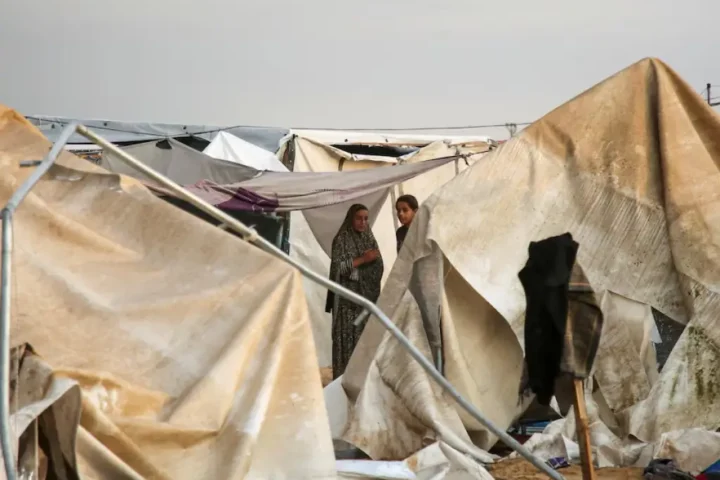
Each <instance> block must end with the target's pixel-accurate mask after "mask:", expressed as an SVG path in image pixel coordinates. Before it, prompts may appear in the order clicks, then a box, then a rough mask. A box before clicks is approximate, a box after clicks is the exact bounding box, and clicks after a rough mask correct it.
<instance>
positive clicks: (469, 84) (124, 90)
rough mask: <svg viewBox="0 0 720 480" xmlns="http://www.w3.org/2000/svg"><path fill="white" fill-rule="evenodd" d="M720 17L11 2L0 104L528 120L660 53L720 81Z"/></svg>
mask: <svg viewBox="0 0 720 480" xmlns="http://www.w3.org/2000/svg"><path fill="white" fill-rule="evenodd" d="M719 20H720V0H694V1H692V0H685V1H680V0H604V1H592V2H590V1H578V0H555V1H552V0H546V1H539V0H514V1H512V0H508V1H505V2H500V1H482V0H444V1H442V0H440V1H429V0H364V1H343V0H304V1H290V0H262V1H261V0H255V1H253V2H250V1H230V0H202V1H199V0H198V1H194V2H190V1H186V0H172V1H170V0H123V1H119V0H103V1H98V0H62V1H60V0H0V61H1V62H2V63H1V66H2V70H0V102H3V103H6V104H9V105H10V106H12V107H15V108H17V109H19V110H20V111H21V112H23V113H26V114H47V115H57V116H75V117H85V118H102V119H112V120H129V121H160V122H171V123H193V124H222V125H235V124H243V125H265V126H284V127H338V128H353V127H366V128H381V127H397V128H404V127H415V126H418V127H424V126H445V125H467V124H473V125H474V124H495V123H506V122H524V121H531V120H533V119H535V118H538V117H539V116H542V115H543V114H544V113H546V112H547V111H549V110H550V109H552V108H554V107H555V106H557V105H559V104H561V103H562V102H564V101H565V100H567V99H569V98H571V97H573V96H574V95H576V94H578V93H580V92H581V91H583V90H585V89H586V88H588V87H590V86H592V85H593V84H594V83H597V82H598V81H600V80H602V79H603V78H605V77H607V76H608V75H611V74H612V73H614V72H616V71H618V70H620V69H622V68H623V67H625V66H627V65H629V64H631V63H633V62H635V61H637V60H640V59H641V58H643V57H647V56H655V57H659V58H661V59H662V60H664V61H665V62H667V63H668V64H669V65H670V66H671V67H673V68H674V69H675V70H677V71H678V72H679V73H680V75H681V76H683V77H684V78H685V79H686V80H687V81H688V82H690V83H691V84H692V85H693V86H694V87H696V89H697V90H698V91H700V90H702V89H703V88H704V84H705V83H707V82H711V83H716V84H720V61H718V56H719V55H720V29H719V28H718V21H719ZM717 95H718V96H720V87H718V89H717ZM478 133H486V134H491V135H494V136H496V137H502V136H504V135H505V134H506V132H505V131H504V130H503V129H500V130H497V129H496V130H486V131H478Z"/></svg>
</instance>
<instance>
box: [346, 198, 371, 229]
mask: <svg viewBox="0 0 720 480" xmlns="http://www.w3.org/2000/svg"><path fill="white" fill-rule="evenodd" d="M363 210H366V211H369V210H368V208H367V207H366V206H365V205H363V204H362V203H356V204H354V205H352V206H351V207H350V208H348V211H347V213H346V214H345V220H343V226H344V227H347V226H350V224H351V223H352V221H353V218H355V214H357V213H358V212H361V211H363ZM340 228H342V227H340Z"/></svg>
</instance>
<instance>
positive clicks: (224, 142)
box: [203, 132, 288, 172]
mask: <svg viewBox="0 0 720 480" xmlns="http://www.w3.org/2000/svg"><path fill="white" fill-rule="evenodd" d="M274 152H275V150H273V151H272V152H271V151H269V150H265V149H264V148H260V147H258V146H255V145H253V144H252V143H250V142H247V141H245V140H243V139H242V138H239V137H236V136H235V135H231V134H229V133H227V132H219V133H218V134H217V135H216V136H215V138H213V141H212V142H210V145H208V146H207V147H206V148H205V150H203V153H204V154H205V155H210V156H211V157H213V158H217V159H220V160H226V161H228V162H234V163H239V164H241V165H246V166H248V167H252V168H254V169H256V170H262V171H264V170H268V171H271V172H287V171H288V169H287V167H286V166H285V165H283V164H282V162H280V160H279V159H278V157H277V156H275V153H274Z"/></svg>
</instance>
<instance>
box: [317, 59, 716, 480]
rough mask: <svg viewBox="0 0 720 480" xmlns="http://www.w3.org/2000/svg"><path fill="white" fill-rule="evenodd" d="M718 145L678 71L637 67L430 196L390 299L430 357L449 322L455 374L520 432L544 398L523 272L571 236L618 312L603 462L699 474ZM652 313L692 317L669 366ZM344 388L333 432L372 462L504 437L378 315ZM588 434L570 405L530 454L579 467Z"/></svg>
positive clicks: (708, 400) (600, 403)
mask: <svg viewBox="0 0 720 480" xmlns="http://www.w3.org/2000/svg"><path fill="white" fill-rule="evenodd" d="M719 138H720V118H718V116H717V114H716V113H715V112H714V111H712V109H710V108H709V107H708V106H707V105H706V104H705V103H704V102H703V100H702V99H701V98H700V97H699V96H698V95H697V94H696V93H695V92H694V91H693V89H692V88H691V87H690V86H688V85H687V84H686V83H685V82H683V81H682V79H680V78H679V77H678V75H677V74H676V73H675V72H673V71H672V70H671V69H670V68H669V67H667V66H666V65H665V64H663V63H662V62H660V61H659V60H654V59H646V60H643V61H641V62H639V63H637V64H635V65H632V66H631V67H629V68H627V69H625V70H623V71H622V72H620V73H618V74H616V75H614V76H612V77H610V78H608V79H607V80H605V81H603V82H602V83H600V84H598V85H597V86H595V87H593V88H591V89H590V90H588V91H586V92H585V93H583V94H581V95H580V96H578V97H576V98H574V99H572V100H570V101H569V102H567V103H566V104H564V105H562V106H560V107H558V108H557V109H555V110H554V111H552V112H550V113H549V114H547V115H546V116H544V117H543V118H542V119H540V120H538V121H537V122H535V123H534V124H533V125H531V126H530V127H528V128H527V129H525V130H524V131H523V132H521V133H520V134H519V135H518V136H517V137H515V138H513V139H512V140H511V141H509V142H507V143H506V144H504V145H503V146H502V147H500V148H499V149H498V150H496V151H495V152H493V153H491V154H489V155H487V156H485V157H484V158H483V160H482V161H480V162H476V163H475V164H474V165H472V166H471V167H470V168H468V169H466V170H465V171H464V172H462V174H460V175H458V176H456V177H455V178H453V179H452V180H450V181H449V182H448V183H447V184H445V185H444V186H443V187H441V188H440V189H438V190H437V191H436V192H435V193H433V194H432V195H431V196H430V198H428V199H427V200H426V201H425V202H424V204H423V205H422V207H421V209H420V211H419V212H418V214H417V216H416V218H415V220H414V222H413V224H412V227H411V229H410V232H409V234H408V237H407V238H406V240H405V247H404V248H403V250H402V252H401V253H400V256H399V258H398V259H397V261H396V262H395V265H394V267H393V270H392V273H391V274H390V275H389V277H388V279H387V281H386V283H385V287H384V289H383V292H382V295H381V298H380V300H379V306H380V307H381V308H382V309H383V310H384V311H385V312H386V313H388V314H391V315H392V316H393V320H394V321H395V322H396V324H397V325H398V326H400V327H401V328H402V330H403V331H404V333H405V334H406V335H407V336H408V337H409V338H411V339H412V340H413V341H414V342H415V344H416V345H417V346H419V347H420V348H422V349H423V350H424V351H425V352H426V354H427V355H430V340H429V338H430V337H433V336H434V335H435V334H436V333H437V332H439V334H440V336H441V338H442V344H443V351H444V357H445V358H444V359H445V375H446V377H447V378H448V379H449V380H450V381H451V383H452V384H453V385H454V386H456V387H457V388H458V390H459V391H460V392H461V393H462V394H463V395H464V396H465V398H467V399H469V400H470V401H471V402H472V403H473V404H474V405H475V406H477V407H478V408H479V409H480V410H481V411H482V412H483V413H484V414H485V415H486V416H487V417H488V418H489V419H491V420H492V421H493V422H494V423H495V424H496V425H498V426H499V427H501V428H503V427H508V426H509V425H510V424H511V423H512V422H513V420H514V419H516V418H517V417H518V416H519V415H520V414H521V413H522V411H523V410H524V409H525V407H526V406H527V405H528V403H529V401H531V400H532V398H526V397H519V394H518V386H519V383H520V376H521V372H522V364H523V345H522V331H523V325H524V309H525V301H524V293H523V290H522V287H521V285H520V282H519V280H518V278H517V274H518V272H519V271H520V269H521V268H522V266H523V265H524V263H525V261H526V259H527V248H528V245H529V243H530V242H531V241H534V240H539V239H542V238H546V237H548V236H551V235H557V234H561V233H564V232H566V231H569V232H571V233H572V235H573V236H574V238H575V239H576V240H577V241H578V242H579V244H580V251H579V254H578V263H579V264H580V265H581V266H582V268H583V269H584V271H585V273H586V275H587V277H588V279H589V281H590V283H591V284H592V285H593V286H594V288H595V290H596V292H598V294H599V295H600V298H601V300H602V302H601V308H602V310H603V313H604V316H605V324H604V327H603V328H604V330H603V335H602V339H601V344H600V348H599V350H598V356H597V359H596V362H595V367H594V374H593V378H592V380H591V381H589V382H588V385H587V392H586V397H587V399H588V411H589V416H590V422H591V425H590V428H591V436H592V440H593V443H594V447H595V450H596V451H595V453H596V459H597V461H598V462H599V464H600V465H601V466H603V465H610V464H616V465H633V464H638V465H643V463H644V464H645V465H646V464H647V462H648V461H649V459H651V458H653V456H670V457H672V458H675V459H676V460H677V461H678V462H679V463H680V465H681V467H682V468H685V469H687V470H690V471H693V472H695V473H697V472H699V471H701V470H702V469H703V468H705V467H707V466H708V465H710V464H711V463H712V462H714V461H715V460H716V459H717V458H718V457H720V433H716V432H715V430H716V429H718V428H719V427H720V402H718V398H717V394H718V393H719V392H720V389H718V388H717V382H718V379H719V378H720V376H719V375H718V368H719V367H718V366H719V365H720V359H719V357H718V352H720V323H718V322H719V321H718V319H719V318H720V311H719V309H720V294H718V292H720V283H719V282H720V263H719V261H718V254H717V252H718V249H720V243H719V242H720V240H718V239H720V231H718V228H719V227H718V225H720V223H719V221H718V220H719V219H720V169H719V168H718V165H720V140H718V139H719ZM413 282H415V283H413ZM409 288H410V291H409ZM651 307H653V308H655V309H657V310H659V311H660V312H663V313H664V314H666V315H668V316H670V317H671V318H673V319H674V320H675V321H677V322H680V323H685V324H687V327H686V329H685V331H684V333H683V334H682V336H681V338H680V340H679V341H678V343H677V345H676V346H675V348H674V350H673V351H672V353H671V355H670V358H669V359H668V361H667V363H666V364H665V366H664V368H663V369H662V371H661V372H660V373H659V374H658V372H657V367H656V365H655V358H654V351H653V350H652V343H651V342H650V332H651V324H652V314H651ZM342 385H343V387H344V388H343V389H340V390H339V393H341V394H342V393H346V394H347V396H348V398H349V402H350V407H349V410H348V412H349V413H348V416H349V417H348V419H347V423H346V424H345V425H342V426H340V428H338V426H335V427H334V428H335V429H336V433H335V437H336V438H337V437H342V438H343V439H344V440H346V441H348V442H350V443H352V444H354V445H356V446H357V447H359V448H361V449H362V450H363V451H365V452H366V453H368V454H369V455H370V456H371V457H372V458H374V459H403V458H407V457H408V456H410V455H412V454H413V453H415V452H417V451H418V450H420V449H421V448H423V446H424V445H426V444H427V441H428V439H436V440H442V441H451V442H452V444H453V446H454V447H455V448H456V449H459V450H460V451H467V452H469V451H470V449H471V448H472V447H473V446H474V445H477V446H480V447H482V448H485V449H487V448H490V447H491V446H492V445H493V444H494V443H495V439H494V438H493V437H492V435H490V434H488V432H487V431H485V430H484V429H483V428H482V426H480V425H478V424H476V423H475V422H474V421H473V420H472V419H470V418H468V417H467V416H466V415H465V414H464V413H463V412H460V411H459V409H458V408H456V406H455V405H454V404H453V403H452V402H451V401H450V400H449V399H448V398H447V397H446V396H444V395H443V394H442V392H441V391H439V388H438V387H437V385H435V384H434V383H433V382H431V381H430V380H429V378H428V377H427V375H426V374H425V372H424V371H423V370H421V369H420V368H419V366H418V365H417V364H415V363H413V362H412V361H410V359H409V357H408V355H407V353H406V352H405V351H404V350H403V349H402V348H400V346H399V345H398V343H397V342H396V341H395V340H394V339H392V338H391V337H390V336H389V335H388V334H387V333H386V332H385V331H384V329H383V328H382V326H380V325H379V324H378V323H377V322H373V321H370V322H369V323H368V326H367V327H366V329H365V331H364V333H363V336H362V338H361V340H360V343H359V345H358V347H357V349H356V351H355V354H354V355H353V357H352V359H351V362H350V365H349V366H348V370H347V371H346V373H345V375H344V377H343V379H342ZM327 388H328V389H329V388H330V387H327ZM336 391H337V389H336ZM335 403H338V404H339V403H340V402H339V401H337V402H336V399H335V398H334V397H331V399H330V401H329V403H328V404H329V405H330V406H331V410H332V407H333V405H334V404H335ZM338 430H339V432H338ZM573 438H574V420H573V415H572V413H570V414H569V415H568V416H567V418H566V419H562V420H559V421H558V422H555V423H553V424H551V425H550V427H548V429H547V430H546V431H545V432H544V433H543V434H539V435H536V436H535V437H533V439H531V440H530V443H529V444H528V446H530V447H531V448H532V449H533V450H534V451H535V452H536V453H538V454H541V455H543V456H544V457H546V458H549V457H553V456H564V457H567V458H571V459H572V458H573V457H574V456H575V455H576V451H577V445H576V444H575V443H574V441H573ZM643 466H644V465H643Z"/></svg>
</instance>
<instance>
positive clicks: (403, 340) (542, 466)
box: [77, 125, 564, 480]
mask: <svg viewBox="0 0 720 480" xmlns="http://www.w3.org/2000/svg"><path fill="white" fill-rule="evenodd" d="M77 131H78V133H79V134H80V135H82V136H84V137H86V138H87V139H89V140H90V141H92V142H94V143H96V144H98V145H100V146H101V147H103V148H105V149H108V150H110V151H112V152H113V153H114V154H115V155H117V156H118V158H120V159H121V160H123V161H124V162H125V163H126V164H128V165H130V166H131V167H133V168H135V169H136V170H138V171H140V172H141V173H143V174H144V175H146V176H147V177H149V178H151V179H152V180H154V181H156V182H157V183H159V184H160V185H162V186H164V187H165V188H167V189H168V190H170V191H171V192H173V193H174V194H175V195H177V196H178V197H180V198H182V199H183V200H185V201H187V202H189V203H191V204H192V205H194V206H195V207H197V208H199V209H200V210H202V211H203V212H205V213H207V214H208V215H210V216H212V217H214V218H215V219H217V220H218V221H220V222H221V223H224V224H226V225H227V226H229V227H231V228H233V229H234V230H236V231H237V232H238V233H240V234H241V235H243V237H244V238H245V240H247V241H248V242H250V243H252V244H254V245H255V246H257V247H259V248H260V249H262V250H264V251H265V252H267V253H269V254H271V255H273V256H275V257H277V258H279V259H280V260H282V261H284V262H285V263H288V264H290V265H292V266H293V267H295V268H296V269H298V270H299V271H300V272H301V273H302V274H303V275H305V276H306V277H307V278H309V279H310V280H312V281H314V282H315V283H318V284H320V285H322V286H323V287H325V288H327V289H328V290H330V291H332V292H333V293H335V294H336V295H340V296H342V297H344V298H346V299H348V300H350V301H351V302H353V303H355V304H357V305H360V306H362V307H363V308H365V309H366V310H368V311H369V312H370V313H372V314H373V315H375V316H376V317H377V318H378V319H379V320H380V322H381V323H382V324H383V325H384V326H385V328H386V329H387V330H388V331H389V332H390V334H391V335H392V336H393V337H395V338H396V339H397V341H398V342H400V344H401V345H402V346H403V347H404V348H405V349H406V350H407V351H408V352H409V353H410V355H411V356H412V357H413V358H414V359H415V361H417V362H418V363H419V364H420V366H422V367H423V369H424V370H425V371H426V372H427V373H428V374H429V375H430V377H431V378H432V379H433V380H435V382H437V383H438V384H439V385H440V386H441V387H442V388H443V389H445V391H446V392H447V393H448V394H449V395H450V396H451V397H452V398H454V399H455V401H456V402H457V403H458V405H460V406H461V407H462V408H463V409H464V410H465V411H467V412H468V414H470V415H471V416H472V417H473V418H474V419H475V420H477V421H478V422H480V424H482V425H484V426H485V428H487V429H488V430H490V431H491V432H492V433H493V434H494V435H495V436H497V437H498V438H500V439H501V440H502V441H503V442H504V443H505V445H507V446H508V447H510V448H512V449H513V450H515V451H516V452H518V453H519V454H520V455H522V456H523V457H525V459H527V460H528V461H529V462H530V463H532V464H533V465H535V466H536V467H537V468H538V469H539V470H541V471H542V472H543V473H545V474H547V475H548V476H549V477H550V478H552V479H554V480H564V478H563V476H562V475H560V474H559V473H558V472H557V471H555V470H553V469H552V467H550V466H549V465H547V464H546V463H545V462H543V461H542V460H540V459H539V458H537V457H535V456H534V455H533V454H532V453H530V451H529V450H528V449H526V448H525V447H523V446H522V445H520V443H518V442H517V441H516V440H515V439H514V438H512V437H511V436H510V435H508V433H507V432H505V431H503V430H501V429H500V428H498V427H497V426H496V425H495V424H493V423H492V422H491V421H490V420H488V419H487V418H485V417H484V416H483V415H482V414H481V413H480V412H479V411H478V410H477V409H476V408H475V407H474V406H473V405H472V404H471V403H470V402H468V401H467V400H465V399H464V398H463V397H462V395H460V393H459V392H458V391H457V390H456V389H455V387H453V386H452V385H451V384H450V382H448V381H447V380H446V379H445V378H444V377H443V376H442V375H441V374H440V373H439V372H438V371H437V369H436V368H435V367H434V366H433V364H432V363H431V362H430V361H428V359H427V358H425V356H424V355H423V354H422V353H421V352H420V350H418V349H417V348H415V346H414V345H413V344H412V343H410V340H408V338H407V337H406V336H405V335H404V334H403V333H402V332H401V331H400V329H398V328H397V327H396V326H395V324H394V323H393V322H392V320H390V318H388V316H387V315H385V313H384V312H383V311H382V310H380V309H379V308H378V307H377V306H376V305H375V304H374V303H373V302H371V301H369V300H368V299H366V298H365V297H362V296H360V295H358V294H357V293H355V292H353V291H351V290H348V289H347V288H345V287H343V286H341V285H338V284H337V283H335V282H332V281H330V280H329V279H328V278H326V277H325V276H323V275H319V274H317V273H315V272H313V271H312V270H311V269H309V268H307V267H306V266H304V265H302V264H300V263H298V262H297V261H295V260H294V259H293V258H290V257H289V256H288V255H286V254H285V253H284V252H283V251H282V250H280V249H278V248H277V247H276V246H274V245H273V244H272V243H270V242H268V241H267V240H265V239H264V238H262V237H260V236H259V235H258V234H257V232H256V231H254V230H253V229H250V228H248V227H247V226H246V225H244V224H243V223H242V222H240V221H238V220H236V219H235V218H233V217H231V216H229V215H227V214H226V213H224V212H222V211H221V210H218V209H217V208H215V207H213V206H212V205H210V204H209V203H207V202H205V201H204V200H202V199H201V198H200V197H198V196H197V195H195V194H193V193H190V192H189V191H187V190H185V189H184V188H182V187H181V186H180V185H178V184H177V183H175V182H173V181H172V180H170V179H169V178H167V177H165V176H164V175H162V174H160V173H158V172H156V171H155V170H153V169H151V168H149V167H148V166H147V165H145V164H144V163H142V162H140V161H139V160H137V159H136V158H135V157H133V156H132V155H130V154H129V153H127V152H125V151H123V150H121V149H120V148H118V147H117V146H115V145H113V144H112V143H110V142H108V141H107V140H105V139H104V138H102V137H101V136H99V135H97V134H96V133H94V132H92V131H90V130H88V129H87V128H86V127H84V126H82V125H80V126H78V129H77Z"/></svg>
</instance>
